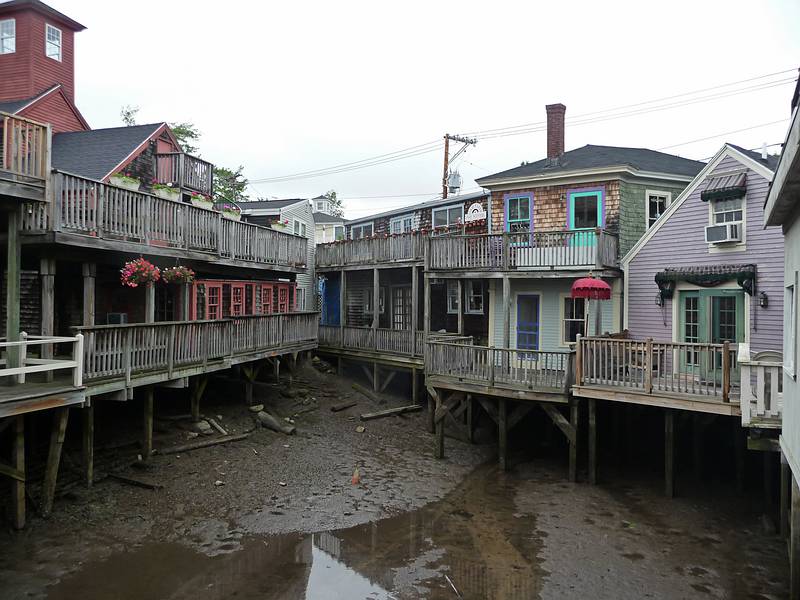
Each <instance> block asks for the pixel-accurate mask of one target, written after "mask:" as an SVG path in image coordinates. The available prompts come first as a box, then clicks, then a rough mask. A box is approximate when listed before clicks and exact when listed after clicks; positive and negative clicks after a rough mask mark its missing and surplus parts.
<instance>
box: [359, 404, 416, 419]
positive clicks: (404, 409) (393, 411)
mask: <svg viewBox="0 0 800 600" xmlns="http://www.w3.org/2000/svg"><path fill="white" fill-rule="evenodd" d="M418 410H422V405H421V404H410V405H408V406H398V407H396V408H387V409H385V410H379V411H375V412H371V413H364V414H362V415H361V416H360V417H359V418H360V419H361V420H362V421H371V420H373V419H380V418H382V417H391V416H393V415H402V414H404V413H408V412H416V411H418Z"/></svg>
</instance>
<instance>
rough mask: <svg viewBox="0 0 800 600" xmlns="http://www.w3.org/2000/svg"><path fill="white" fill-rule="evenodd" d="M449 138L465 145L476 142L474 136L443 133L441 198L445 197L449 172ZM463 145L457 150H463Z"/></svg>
mask: <svg viewBox="0 0 800 600" xmlns="http://www.w3.org/2000/svg"><path fill="white" fill-rule="evenodd" d="M450 140H453V141H454V142H461V143H462V144H464V147H466V146H474V145H475V144H477V143H478V140H476V139H475V138H467V137H463V136H460V135H450V134H449V133H446V134H444V173H443V174H442V198H447V176H448V175H449V174H450ZM464 147H462V148H461V150H459V151H458V153H461V152H463V150H464Z"/></svg>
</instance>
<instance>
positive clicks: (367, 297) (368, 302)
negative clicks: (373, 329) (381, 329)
mask: <svg viewBox="0 0 800 600" xmlns="http://www.w3.org/2000/svg"><path fill="white" fill-rule="evenodd" d="M372 290H373V288H365V289H364V302H363V304H364V314H365V315H371V314H372ZM385 306H386V288H385V287H381V288H379V289H378V314H379V315H382V314H383V311H384V308H385Z"/></svg>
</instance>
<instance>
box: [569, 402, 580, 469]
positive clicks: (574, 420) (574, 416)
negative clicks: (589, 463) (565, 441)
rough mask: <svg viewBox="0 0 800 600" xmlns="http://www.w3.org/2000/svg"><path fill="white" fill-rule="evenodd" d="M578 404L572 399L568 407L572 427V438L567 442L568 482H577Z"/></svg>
mask: <svg viewBox="0 0 800 600" xmlns="http://www.w3.org/2000/svg"><path fill="white" fill-rule="evenodd" d="M579 407H580V404H579V403H578V400H575V399H573V400H572V402H570V405H569V422H570V425H572V432H573V433H572V438H570V440H569V480H570V481H572V482H573V483H574V482H576V481H578V418H579V417H580V410H579Z"/></svg>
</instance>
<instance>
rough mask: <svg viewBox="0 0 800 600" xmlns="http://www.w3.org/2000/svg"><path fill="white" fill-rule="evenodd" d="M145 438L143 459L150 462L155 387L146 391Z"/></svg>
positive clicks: (149, 387) (150, 387)
mask: <svg viewBox="0 0 800 600" xmlns="http://www.w3.org/2000/svg"><path fill="white" fill-rule="evenodd" d="M143 426H144V436H143V440H142V459H143V460H149V459H150V456H151V455H152V454H153V387H152V386H148V387H147V388H145V391H144V422H143Z"/></svg>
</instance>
